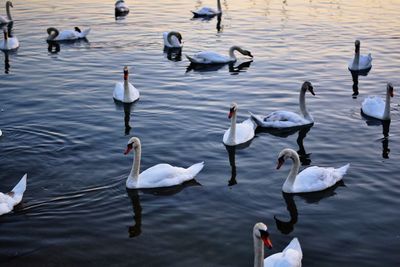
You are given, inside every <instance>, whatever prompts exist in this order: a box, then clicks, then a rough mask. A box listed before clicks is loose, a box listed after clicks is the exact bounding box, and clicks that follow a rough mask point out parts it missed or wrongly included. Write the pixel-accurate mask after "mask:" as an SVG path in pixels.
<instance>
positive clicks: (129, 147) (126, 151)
mask: <svg viewBox="0 0 400 267" xmlns="http://www.w3.org/2000/svg"><path fill="white" fill-rule="evenodd" d="M132 148H133V146H132V144H129V145H127V146H126V150H125V152H124V155H127V154H128V153H129V152H131V150H132Z"/></svg>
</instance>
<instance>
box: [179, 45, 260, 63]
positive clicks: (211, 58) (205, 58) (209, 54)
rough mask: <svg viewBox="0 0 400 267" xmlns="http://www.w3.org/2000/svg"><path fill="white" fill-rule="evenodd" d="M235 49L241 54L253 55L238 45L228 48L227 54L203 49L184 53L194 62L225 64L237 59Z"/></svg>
mask: <svg viewBox="0 0 400 267" xmlns="http://www.w3.org/2000/svg"><path fill="white" fill-rule="evenodd" d="M235 51H238V52H240V53H241V54H242V55H245V56H249V57H251V58H252V57H253V55H252V54H251V52H250V51H248V50H245V49H242V48H241V47H239V46H232V47H231V48H229V56H225V55H221V54H218V53H216V52H213V51H203V52H199V53H196V54H194V55H192V56H188V55H186V57H187V58H188V60H189V61H190V62H191V63H194V64H227V63H233V62H236V61H237V58H236V56H235Z"/></svg>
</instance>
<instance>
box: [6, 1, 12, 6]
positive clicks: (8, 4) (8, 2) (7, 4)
mask: <svg viewBox="0 0 400 267" xmlns="http://www.w3.org/2000/svg"><path fill="white" fill-rule="evenodd" d="M6 6H9V7H14V6H13V3H12V2H11V1H7V2H6Z"/></svg>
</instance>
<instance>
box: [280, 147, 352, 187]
mask: <svg viewBox="0 0 400 267" xmlns="http://www.w3.org/2000/svg"><path fill="white" fill-rule="evenodd" d="M287 159H292V160H293V165H292V169H291V170H290V173H289V175H288V177H287V178H286V181H285V183H284V184H283V187H282V191H283V192H285V193H309V192H316V191H322V190H325V189H327V188H329V187H331V186H333V185H335V184H336V183H337V182H339V181H340V180H342V178H343V176H344V175H345V174H346V172H347V170H348V168H349V167H350V164H346V165H344V166H343V167H340V168H338V169H335V168H332V167H328V168H322V167H318V166H313V167H308V168H306V169H304V170H303V171H302V172H300V173H299V168H300V159H299V155H298V154H297V152H296V151H294V150H293V149H290V148H285V149H283V150H282V151H281V152H280V153H279V156H278V165H277V166H276V168H277V169H279V168H280V167H281V166H282V165H283V163H285V160H287Z"/></svg>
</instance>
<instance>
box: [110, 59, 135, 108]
mask: <svg viewBox="0 0 400 267" xmlns="http://www.w3.org/2000/svg"><path fill="white" fill-rule="evenodd" d="M113 97H114V99H115V100H118V101H121V102H122V103H133V102H135V101H136V100H138V99H139V97H140V94H139V91H138V89H136V88H135V86H133V85H132V84H131V83H130V82H129V71H128V67H127V66H125V67H124V81H123V82H117V83H116V84H115V88H114V93H113Z"/></svg>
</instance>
